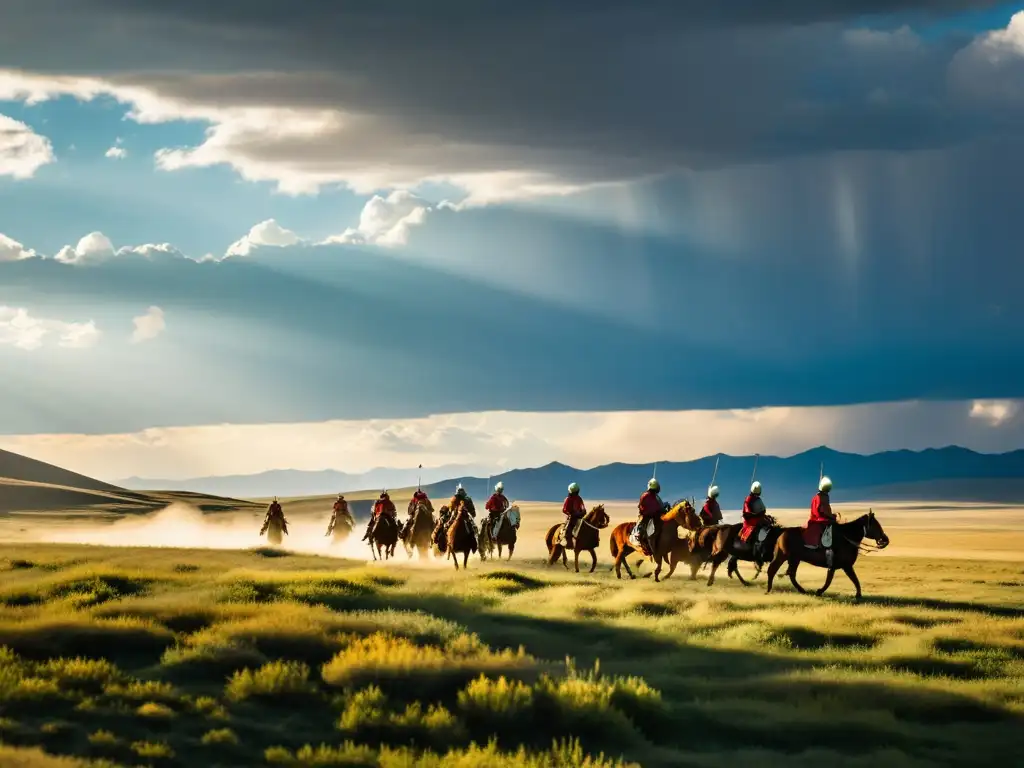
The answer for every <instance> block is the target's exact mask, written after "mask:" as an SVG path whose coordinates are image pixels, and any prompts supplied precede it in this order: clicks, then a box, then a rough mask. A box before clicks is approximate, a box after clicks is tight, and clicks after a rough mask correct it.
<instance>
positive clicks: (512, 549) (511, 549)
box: [508, 541, 516, 560]
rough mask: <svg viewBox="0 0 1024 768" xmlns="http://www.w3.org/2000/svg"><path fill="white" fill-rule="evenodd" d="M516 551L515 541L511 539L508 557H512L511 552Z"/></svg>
mask: <svg viewBox="0 0 1024 768" xmlns="http://www.w3.org/2000/svg"><path fill="white" fill-rule="evenodd" d="M515 551H516V543H515V542H514V541H513V542H512V543H511V544H509V545H508V559H509V560H511V559H512V553H513V552H515Z"/></svg>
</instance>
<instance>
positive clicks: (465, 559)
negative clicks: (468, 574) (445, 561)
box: [462, 549, 469, 568]
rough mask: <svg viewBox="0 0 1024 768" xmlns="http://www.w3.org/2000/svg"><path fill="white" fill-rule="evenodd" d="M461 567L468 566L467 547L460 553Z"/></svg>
mask: <svg viewBox="0 0 1024 768" xmlns="http://www.w3.org/2000/svg"><path fill="white" fill-rule="evenodd" d="M462 567H463V568H468V567H469V550H468V549H467V550H466V551H465V552H463V553H462Z"/></svg>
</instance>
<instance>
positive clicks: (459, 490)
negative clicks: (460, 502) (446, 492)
mask: <svg viewBox="0 0 1024 768" xmlns="http://www.w3.org/2000/svg"><path fill="white" fill-rule="evenodd" d="M455 495H456V496H458V497H459V498H460V499H461V498H464V497H465V495H466V489H465V488H463V487H462V486H461V485H460V486H459V487H458V488H456V489H455Z"/></svg>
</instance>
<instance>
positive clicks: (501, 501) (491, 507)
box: [484, 493, 508, 512]
mask: <svg viewBox="0 0 1024 768" xmlns="http://www.w3.org/2000/svg"><path fill="white" fill-rule="evenodd" d="M484 509H486V510H487V511H488V512H504V511H505V510H506V509H508V499H506V498H505V494H503V493H492V494H491V498H489V499H488V500H487V503H486V504H484Z"/></svg>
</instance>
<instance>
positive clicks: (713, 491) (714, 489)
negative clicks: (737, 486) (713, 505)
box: [708, 485, 718, 499]
mask: <svg viewBox="0 0 1024 768" xmlns="http://www.w3.org/2000/svg"><path fill="white" fill-rule="evenodd" d="M708 498H709V499H716V498H718V486H717V485H712V486H711V487H710V488H708Z"/></svg>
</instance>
